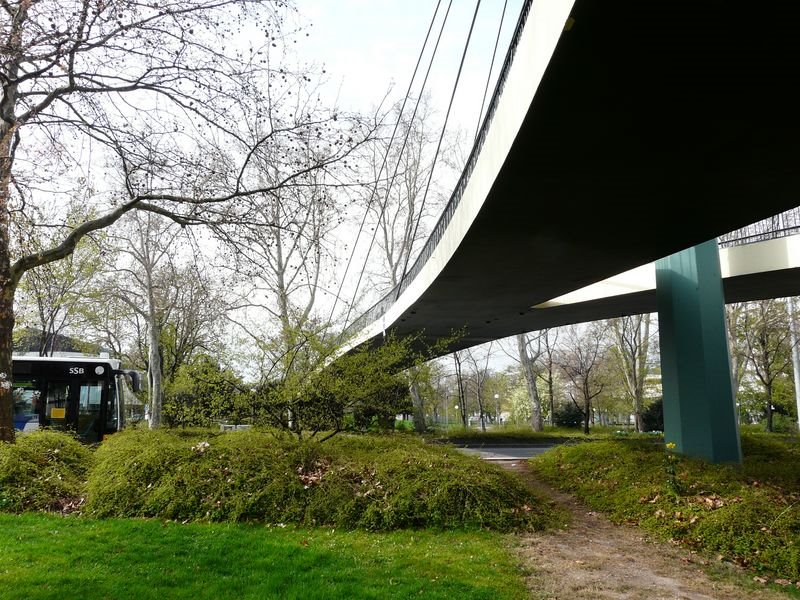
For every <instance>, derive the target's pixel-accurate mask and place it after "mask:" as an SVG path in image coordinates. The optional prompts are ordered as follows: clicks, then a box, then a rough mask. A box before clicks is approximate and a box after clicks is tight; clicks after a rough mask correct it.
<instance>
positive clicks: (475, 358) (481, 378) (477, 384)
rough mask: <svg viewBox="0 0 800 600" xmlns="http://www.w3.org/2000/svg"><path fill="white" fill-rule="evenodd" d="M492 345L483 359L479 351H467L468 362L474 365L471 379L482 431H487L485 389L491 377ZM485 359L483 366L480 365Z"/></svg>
mask: <svg viewBox="0 0 800 600" xmlns="http://www.w3.org/2000/svg"><path fill="white" fill-rule="evenodd" d="M492 345H493V342H489V345H488V346H487V348H486V355H485V356H484V357H481V356H480V355H479V353H478V350H477V349H473V348H469V349H467V350H466V354H467V360H468V361H469V362H470V363H471V365H472V373H471V375H472V377H471V378H470V380H471V382H472V386H473V390H474V392H475V401H476V403H477V404H478V419H479V421H480V424H481V431H486V409H485V408H484V403H483V401H484V397H483V395H484V388H485V386H486V380H487V379H488V377H489V361H490V360H491V358H492ZM481 358H483V361H482V362H483V364H479V363H480V362H481Z"/></svg>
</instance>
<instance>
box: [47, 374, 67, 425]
mask: <svg viewBox="0 0 800 600" xmlns="http://www.w3.org/2000/svg"><path fill="white" fill-rule="evenodd" d="M67 398H69V383H61V382H50V385H48V386H47V406H46V408H45V416H46V417H47V419H48V421H49V424H50V425H51V426H54V427H64V425H65V424H66V421H67Z"/></svg>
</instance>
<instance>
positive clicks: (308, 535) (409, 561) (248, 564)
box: [0, 514, 526, 600]
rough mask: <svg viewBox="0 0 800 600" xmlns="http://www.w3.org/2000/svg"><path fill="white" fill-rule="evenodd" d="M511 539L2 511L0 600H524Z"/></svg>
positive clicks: (480, 533)
mask: <svg viewBox="0 0 800 600" xmlns="http://www.w3.org/2000/svg"><path fill="white" fill-rule="evenodd" d="M510 540H511V538H510V537H508V536H503V535H500V534H495V533H489V532H483V531H473V532H468V533H466V532H452V531H444V532H435V531H407V530H406V531H396V532H392V533H366V532H362V531H335V530H331V529H327V528H319V529H303V528H294V527H292V526H288V527H285V528H280V527H267V526H264V525H230V524H213V525H212V524H188V525H180V524H176V523H165V522H162V521H155V520H138V519H109V520H92V519H82V518H63V517H56V516H49V515H44V514H23V515H10V514H0V556H1V557H2V562H0V598H2V599H3V600H6V599H16V598H19V599H23V598H25V599H38V598H53V599H59V600H61V599H63V598H81V599H82V600H90V599H93V598H103V599H123V598H135V599H137V600H139V599H147V598H158V599H161V598H169V599H173V598H191V599H201V598H214V599H217V598H235V599H237V600H243V599H246V598H258V599H263V598H303V599H308V598H409V597H412V596H418V597H425V598H458V599H465V598H487V599H492V600H500V599H503V598H524V597H526V591H525V587H524V583H523V580H522V573H521V572H520V570H519V567H518V565H517V564H516V563H515V560H514V558H513V557H512V556H511V554H510V553H509V552H508V550H507V549H506V547H507V545H508V544H509V543H510Z"/></svg>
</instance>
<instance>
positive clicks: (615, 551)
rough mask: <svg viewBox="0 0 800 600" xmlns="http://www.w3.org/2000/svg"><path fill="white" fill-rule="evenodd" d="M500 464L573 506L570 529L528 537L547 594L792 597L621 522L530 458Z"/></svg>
mask: <svg viewBox="0 0 800 600" xmlns="http://www.w3.org/2000/svg"><path fill="white" fill-rule="evenodd" d="M498 464H500V465H501V466H503V467H505V468H507V469H509V470H511V471H514V472H516V473H517V474H519V475H520V477H522V479H523V480H524V481H525V482H526V483H527V484H528V485H530V486H531V487H532V488H533V489H535V490H536V492H537V493H538V494H539V495H541V496H544V497H546V498H548V499H550V500H552V501H553V502H556V503H557V504H560V505H561V506H563V507H564V508H566V509H567V510H568V511H569V512H570V513H571V514H572V523H571V524H570V525H569V526H568V527H567V528H565V529H563V530H558V531H547V532H541V533H533V534H525V535H522V536H520V546H519V554H520V560H521V561H522V562H523V563H524V564H525V566H526V567H527V569H526V570H527V571H528V572H529V573H530V575H529V576H528V577H527V583H528V587H529V589H530V591H531V597H532V598H536V599H540V600H541V599H547V600H576V599H591V600H599V599H621V598H625V599H635V600H662V599H663V600H672V599H676V598H678V599H682V600H751V599H753V600H755V599H759V600H760V599H770V600H772V599H774V600H780V599H782V600H786V598H787V596H785V595H783V594H780V593H778V592H775V591H773V590H770V589H766V588H762V587H759V586H758V584H753V582H752V575H747V574H745V573H743V572H742V571H741V570H739V569H738V568H737V567H734V566H732V565H729V564H726V563H719V562H717V561H715V560H713V559H706V558H703V557H701V556H698V555H696V554H692V553H691V552H689V551H687V550H684V549H682V548H679V547H677V546H674V545H672V544H667V543H664V542H659V541H652V540H650V539H648V538H647V535H646V534H645V533H644V531H642V530H641V529H639V528H637V527H633V526H626V525H615V524H613V523H611V522H610V521H609V520H608V519H607V518H605V517H604V516H603V515H601V514H599V513H596V512H593V511H591V510H589V509H588V508H586V507H585V506H584V505H582V504H580V503H579V502H578V501H577V500H576V499H575V498H573V497H572V496H570V495H568V494H564V493H561V492H559V491H557V490H555V489H553V488H551V487H550V486H548V485H546V484H545V483H543V482H541V481H539V480H538V479H537V478H536V477H535V476H534V474H533V473H532V471H531V470H530V468H529V467H528V465H527V463H526V461H517V460H506V461H500V462H499V463H498Z"/></svg>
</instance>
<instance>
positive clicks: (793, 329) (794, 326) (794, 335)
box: [786, 297, 800, 426]
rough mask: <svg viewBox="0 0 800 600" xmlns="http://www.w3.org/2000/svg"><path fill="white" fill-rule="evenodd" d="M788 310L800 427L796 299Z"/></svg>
mask: <svg viewBox="0 0 800 600" xmlns="http://www.w3.org/2000/svg"><path fill="white" fill-rule="evenodd" d="M786 308H787V310H788V311H789V342H790V343H791V345H792V375H794V401H795V404H797V424H798V426H800V347H798V345H797V343H798V336H797V322H796V321H795V318H794V308H795V307H794V298H793V297H790V298H789V299H788V301H787V304H786Z"/></svg>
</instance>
